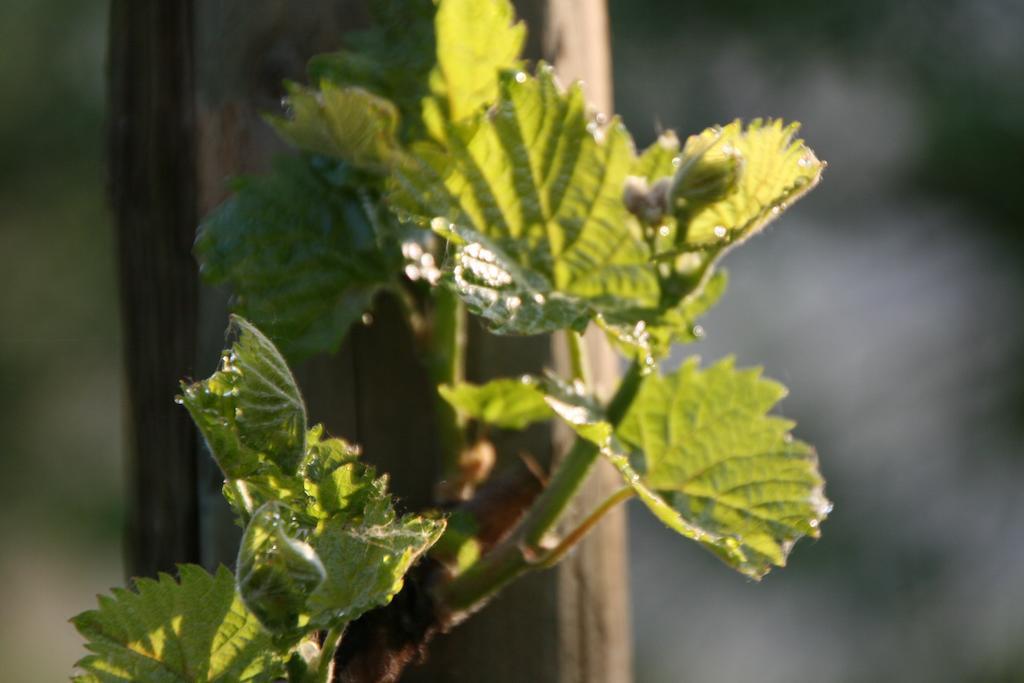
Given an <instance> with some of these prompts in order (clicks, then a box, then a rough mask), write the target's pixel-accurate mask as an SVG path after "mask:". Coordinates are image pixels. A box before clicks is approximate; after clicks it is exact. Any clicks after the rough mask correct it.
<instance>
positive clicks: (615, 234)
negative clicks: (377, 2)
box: [393, 67, 659, 334]
mask: <svg viewBox="0 0 1024 683" xmlns="http://www.w3.org/2000/svg"><path fill="white" fill-rule="evenodd" d="M417 151H418V153H419V156H420V160H419V161H420V163H418V164H414V165H409V166H406V167H403V168H402V169H400V170H399V171H398V172H397V173H396V181H395V191H394V193H393V200H394V203H395V204H396V205H397V206H398V207H399V209H400V210H402V211H404V212H406V213H408V214H409V215H410V217H412V218H413V219H414V220H417V221H419V222H420V223H421V224H423V225H424V226H428V225H429V226H430V227H432V228H433V229H434V230H435V231H436V232H438V233H440V234H442V235H443V236H445V237H446V238H448V239H449V240H450V241H452V242H453V243H454V244H456V245H457V248H456V249H455V254H454V258H453V259H452V263H451V264H450V276H451V278H452V281H453V283H454V286H455V287H456V289H457V291H458V292H459V294H460V296H462V298H463V299H464V300H465V301H466V303H467V305H468V306H469V307H470V309H471V310H473V312H475V313H477V314H478V315H481V316H482V317H484V318H485V319H486V320H487V321H488V322H489V323H490V325H491V327H492V328H493V329H494V330H495V331H498V332H503V333H520V334H532V333H539V332H545V331H550V330H554V329H558V328H564V327H567V326H580V325H582V324H584V323H585V322H586V320H587V319H588V318H590V317H592V316H593V315H596V314H597V313H599V312H614V311H623V310H626V309H633V308H644V307H656V306H657V302H658V299H659V291H658V282H657V277H656V274H655V269H654V267H653V264H652V263H651V262H650V259H649V256H650V254H649V250H648V248H647V246H646V245H645V244H644V242H643V240H642V239H641V238H640V236H639V235H638V234H637V232H638V227H637V224H636V221H635V219H634V218H633V217H632V216H631V215H630V214H629V213H628V211H626V209H625V207H624V205H623V203H622V199H621V195H622V188H623V183H624V180H625V177H626V174H627V173H628V171H629V168H630V165H631V164H632V160H633V146H632V141H631V140H630V138H629V136H628V134H627V133H626V132H625V129H624V128H623V127H622V125H621V124H620V123H619V122H618V121H614V122H612V123H611V124H610V125H609V126H607V127H599V126H598V125H597V124H596V123H595V122H594V120H593V118H592V117H591V115H589V114H588V112H587V110H586V107H585V103H584V100H583V94H582V91H581V90H580V88H579V87H578V85H577V86H573V87H572V88H570V89H569V90H568V91H567V92H563V91H561V89H560V88H559V87H558V86H557V85H556V84H555V82H554V78H553V76H552V74H551V71H550V69H549V68H548V67H541V68H540V69H539V71H538V75H537V76H536V78H533V77H527V76H526V75H525V74H522V73H517V74H514V75H513V74H506V76H505V77H504V79H503V80H502V89H501V96H500V99H499V102H498V103H497V105H496V106H495V107H494V108H493V109H492V110H491V111H490V112H489V113H488V114H487V115H485V116H480V117H478V118H477V119H476V120H471V121H469V122H467V123H465V124H461V125H459V126H455V127H452V128H450V130H449V135H448V152H447V153H445V152H439V151H437V150H436V149H432V148H429V147H420V148H418V150H417ZM432 219H434V220H432Z"/></svg>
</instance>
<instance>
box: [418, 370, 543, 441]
mask: <svg viewBox="0 0 1024 683" xmlns="http://www.w3.org/2000/svg"><path fill="white" fill-rule="evenodd" d="M524 379H525V380H527V381H523V380H522V379H496V380H493V381H490V382H488V383H486V384H470V383H468V382H463V383H461V384H456V385H454V386H450V385H442V386H440V387H438V391H440V393H441V396H443V397H444V400H446V401H448V403H450V404H451V405H452V406H453V407H454V408H456V409H457V410H458V411H459V412H461V413H462V414H464V415H467V416H468V417H471V418H473V419H475V420H479V421H481V422H484V423H486V424H489V425H494V426H495V427H503V428H505V429H523V428H525V427H526V426H527V425H530V424H532V423H534V422H541V421H543V420H548V419H550V418H552V417H554V412H553V411H552V410H551V406H549V405H548V404H547V402H546V401H545V400H544V394H543V393H542V392H540V391H538V390H537V388H536V387H535V386H534V383H533V382H532V381H530V378H524Z"/></svg>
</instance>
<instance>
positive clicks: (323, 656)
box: [307, 624, 346, 683]
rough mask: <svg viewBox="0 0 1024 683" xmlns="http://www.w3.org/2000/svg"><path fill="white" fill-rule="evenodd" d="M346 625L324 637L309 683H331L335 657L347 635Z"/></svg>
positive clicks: (330, 631)
mask: <svg viewBox="0 0 1024 683" xmlns="http://www.w3.org/2000/svg"><path fill="white" fill-rule="evenodd" d="M345 626H346V624H341V625H339V626H335V627H334V628H332V629H331V630H329V631H328V632H327V635H326V636H324V644H323V645H322V646H321V647H320V654H318V655H317V658H316V659H315V660H313V662H312V663H313V664H314V665H315V666H314V667H313V669H312V670H311V671H310V672H309V674H310V675H309V678H308V679H307V680H309V683H331V678H333V677H334V655H335V653H336V652H337V651H338V645H340V644H341V638H342V636H343V635H345Z"/></svg>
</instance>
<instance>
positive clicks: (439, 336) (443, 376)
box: [430, 287, 466, 478]
mask: <svg viewBox="0 0 1024 683" xmlns="http://www.w3.org/2000/svg"><path fill="white" fill-rule="evenodd" d="M434 291H435V295H434V302H435V306H434V334H433V338H432V340H431V349H430V354H431V358H430V374H431V379H432V380H433V381H434V384H437V385H441V384H456V383H458V382H461V381H463V379H464V377H465V363H466V307H465V305H464V304H463V303H462V300H460V299H459V297H458V295H457V294H455V292H453V291H451V290H450V289H448V288H447V287H439V288H437V289H436V290H434ZM434 402H435V403H434V405H435V407H436V411H437V418H438V426H439V429H440V432H441V434H440V437H441V449H442V458H441V460H442V466H443V473H442V476H443V477H444V478H452V477H457V476H458V475H459V456H460V455H461V454H462V449H463V448H464V446H465V429H466V418H465V416H463V415H461V414H459V412H458V411H456V410H455V409H454V408H453V407H452V406H451V405H450V404H449V403H448V402H447V401H445V400H444V399H443V398H441V396H440V395H439V394H438V395H436V396H435V398H434Z"/></svg>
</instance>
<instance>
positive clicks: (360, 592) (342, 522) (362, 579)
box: [308, 495, 445, 628]
mask: <svg viewBox="0 0 1024 683" xmlns="http://www.w3.org/2000/svg"><path fill="white" fill-rule="evenodd" d="M444 526H445V524H444V521H443V520H440V519H430V518H427V517H421V516H417V515H406V516H404V517H397V516H396V515H395V512H394V509H393V508H392V506H391V500H390V497H388V496H386V495H384V496H383V497H374V498H372V499H371V500H369V501H368V502H367V504H366V506H365V507H364V509H363V510H362V514H361V516H360V517H357V518H355V519H352V518H349V517H348V516H347V515H344V514H338V515H334V516H333V517H331V518H330V519H328V520H327V521H326V523H324V524H323V525H322V526H320V527H318V530H317V533H316V534H315V535H314V536H313V537H311V538H310V543H311V544H312V546H313V548H314V549H315V550H316V552H317V554H318V555H319V557H320V558H321V560H322V561H323V563H324V566H325V567H326V568H327V578H326V580H325V581H324V582H323V583H321V584H320V586H319V587H318V588H317V589H316V590H315V591H314V592H313V593H312V595H310V597H309V601H308V605H309V610H310V624H311V625H313V626H319V627H321V628H327V627H330V626H332V625H335V624H338V623H341V622H345V621H351V620H352V619H355V618H357V617H359V616H360V615H361V614H363V613H364V612H367V611H369V610H371V609H373V608H375V607H379V606H381V605H386V604H387V603H389V602H391V599H392V598H393V597H394V596H395V594H396V593H398V591H400V590H401V589H402V585H403V577H404V576H405V573H406V572H408V571H409V568H410V567H411V566H412V565H413V563H415V562H416V560H417V559H418V558H419V557H420V555H422V554H423V553H424V552H426V551H427V550H428V549H429V548H430V546H432V545H433V544H434V543H435V542H437V539H438V538H440V537H441V533H442V532H443V531H444Z"/></svg>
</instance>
